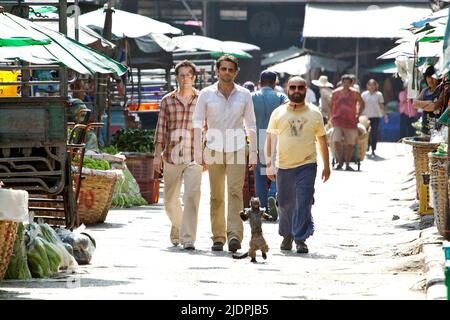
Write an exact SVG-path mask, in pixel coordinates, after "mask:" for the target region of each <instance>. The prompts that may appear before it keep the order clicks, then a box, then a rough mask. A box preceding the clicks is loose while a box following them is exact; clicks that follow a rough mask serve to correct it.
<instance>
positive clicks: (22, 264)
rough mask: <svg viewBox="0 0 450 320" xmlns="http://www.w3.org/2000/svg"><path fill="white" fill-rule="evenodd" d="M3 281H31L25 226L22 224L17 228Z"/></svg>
mask: <svg viewBox="0 0 450 320" xmlns="http://www.w3.org/2000/svg"><path fill="white" fill-rule="evenodd" d="M5 279H18V280H29V279H31V273H30V269H29V268H28V260H27V250H26V248H25V226H24V225H23V223H22V222H21V223H19V227H18V228H17V235H16V240H15V242H14V248H13V253H12V255H11V259H10V260H9V264H8V269H7V270H6V273H5Z"/></svg>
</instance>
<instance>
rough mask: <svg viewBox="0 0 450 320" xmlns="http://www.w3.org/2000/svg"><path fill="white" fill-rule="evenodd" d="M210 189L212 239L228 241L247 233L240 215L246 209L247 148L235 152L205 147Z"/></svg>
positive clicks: (240, 238) (240, 239) (239, 238)
mask: <svg viewBox="0 0 450 320" xmlns="http://www.w3.org/2000/svg"><path fill="white" fill-rule="evenodd" d="M204 158H205V162H206V164H208V173H209V184H210V189H211V209H210V210H211V212H210V214H211V231H212V234H213V236H212V237H211V239H212V240H213V242H222V243H225V242H226V240H227V239H228V241H230V240H231V239H233V238H235V239H238V240H239V242H241V241H242V239H243V237H244V225H243V223H242V220H241V218H240V216H239V213H240V212H241V211H242V209H243V203H242V201H243V199H242V197H243V195H242V188H243V187H244V178H245V167H246V163H245V160H246V149H245V148H243V149H241V150H238V151H236V152H218V151H214V150H211V149H209V148H205V153H204ZM225 178H226V181H227V194H228V204H227V220H226V223H225Z"/></svg>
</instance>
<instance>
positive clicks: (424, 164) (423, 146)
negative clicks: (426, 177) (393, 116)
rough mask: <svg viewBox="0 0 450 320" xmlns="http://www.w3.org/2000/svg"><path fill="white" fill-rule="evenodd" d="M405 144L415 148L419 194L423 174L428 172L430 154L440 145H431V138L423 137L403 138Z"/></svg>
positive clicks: (417, 189) (417, 190) (417, 191)
mask: <svg viewBox="0 0 450 320" xmlns="http://www.w3.org/2000/svg"><path fill="white" fill-rule="evenodd" d="M403 142H404V143H406V144H409V145H411V146H412V147H413V156H414V167H415V174H416V193H417V194H419V185H420V184H421V183H422V173H425V172H428V153H429V152H433V151H435V150H436V149H437V147H439V145H440V143H431V142H429V138H421V137H407V138H403Z"/></svg>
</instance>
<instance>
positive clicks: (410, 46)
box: [377, 41, 442, 59]
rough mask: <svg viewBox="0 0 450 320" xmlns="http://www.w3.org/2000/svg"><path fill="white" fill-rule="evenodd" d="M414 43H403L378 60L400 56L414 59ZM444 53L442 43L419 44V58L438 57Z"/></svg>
mask: <svg viewBox="0 0 450 320" xmlns="http://www.w3.org/2000/svg"><path fill="white" fill-rule="evenodd" d="M414 46H415V44H414V42H403V43H400V44H399V45H397V46H396V47H394V48H392V49H390V50H388V51H386V52H385V53H383V54H382V55H380V56H379V57H377V59H395V58H397V57H399V56H405V57H414ZM441 53H442V41H441V42H423V43H420V44H419V52H418V57H438V56H439V55H440V54H441Z"/></svg>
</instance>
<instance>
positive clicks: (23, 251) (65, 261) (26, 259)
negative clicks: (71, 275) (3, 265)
mask: <svg viewBox="0 0 450 320" xmlns="http://www.w3.org/2000/svg"><path fill="white" fill-rule="evenodd" d="M69 251H70V248H68V247H67V246H66V245H64V243H63V242H62V241H61V239H60V238H59V237H58V235H57V234H56V232H55V231H54V230H53V229H52V228H51V227H50V226H49V225H48V224H46V223H39V224H37V223H31V224H28V225H27V227H26V228H25V226H24V225H23V224H22V223H20V225H19V228H18V231H17V237H16V240H15V243H14V249H13V254H12V256H11V259H10V262H9V265H8V269H7V271H6V274H5V279H19V280H28V279H31V278H32V277H33V278H47V277H51V276H53V275H54V274H56V273H57V272H59V271H61V270H66V271H67V272H73V271H74V270H75V269H76V267H77V266H78V263H77V261H76V260H75V258H74V257H73V256H72V255H71V254H70V252H69Z"/></svg>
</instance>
